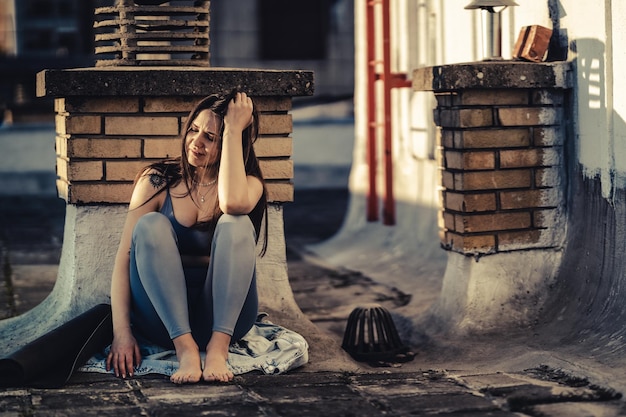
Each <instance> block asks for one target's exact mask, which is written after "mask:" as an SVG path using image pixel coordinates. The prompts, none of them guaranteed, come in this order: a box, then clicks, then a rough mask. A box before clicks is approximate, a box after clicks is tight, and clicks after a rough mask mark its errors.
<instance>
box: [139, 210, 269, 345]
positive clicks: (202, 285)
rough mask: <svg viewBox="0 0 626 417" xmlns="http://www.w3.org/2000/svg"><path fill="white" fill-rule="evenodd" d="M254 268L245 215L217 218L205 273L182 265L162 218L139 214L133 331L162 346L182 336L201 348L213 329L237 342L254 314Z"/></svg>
mask: <svg viewBox="0 0 626 417" xmlns="http://www.w3.org/2000/svg"><path fill="white" fill-rule="evenodd" d="M255 265H256V245H255V232H254V226H253V225H252V222H251V221H250V218H249V217H248V216H245V215H244V216H231V215H227V214H223V215H222V216H221V217H220V218H219V220H218V223H217V226H216V228H215V233H214V235H213V242H212V245H211V260H210V263H209V266H208V269H207V268H206V267H204V268H203V267H194V268H189V267H183V265H182V261H181V257H180V254H179V252H178V243H177V237H176V233H175V232H174V229H173V227H172V224H171V222H170V220H169V219H168V218H167V217H166V216H165V215H163V214H161V213H158V212H152V213H148V214H145V215H143V216H142V217H141V218H140V219H139V220H138V222H137V224H136V225H135V229H134V230H133V238H132V245H131V251H130V288H131V298H132V310H131V311H132V313H131V314H132V315H131V322H132V324H133V331H135V332H136V333H138V335H140V336H141V337H143V338H144V339H147V340H148V341H150V342H152V343H156V344H158V345H160V346H163V347H166V348H172V347H173V343H172V339H174V338H176V337H178V336H181V335H183V334H185V333H191V334H192V336H193V338H194V339H195V341H196V343H197V344H198V346H199V347H200V348H201V349H203V348H204V347H206V345H207V343H208V341H209V339H210V338H211V334H212V332H213V331H219V332H222V333H227V334H229V335H231V336H232V341H233V342H235V341H237V340H239V339H241V337H243V336H244V335H245V334H246V333H247V332H248V330H250V328H251V327H252V325H253V324H254V322H255V320H256V318H257V314H258V296H257V290H256V274H255Z"/></svg>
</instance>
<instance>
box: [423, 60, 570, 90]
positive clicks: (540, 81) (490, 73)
mask: <svg viewBox="0 0 626 417" xmlns="http://www.w3.org/2000/svg"><path fill="white" fill-rule="evenodd" d="M574 75H575V74H574V73H573V68H572V64H571V62H566V61H561V62H545V63H534V62H521V61H483V62H470V63H461V64H450V65H438V66H434V67H424V68H418V69H416V70H415V71H413V90H416V91H435V92H438V91H454V90H461V89H473V88H480V89H488V88H493V89H503V88H551V89H569V88H572V87H573V84H574V79H575V76H574Z"/></svg>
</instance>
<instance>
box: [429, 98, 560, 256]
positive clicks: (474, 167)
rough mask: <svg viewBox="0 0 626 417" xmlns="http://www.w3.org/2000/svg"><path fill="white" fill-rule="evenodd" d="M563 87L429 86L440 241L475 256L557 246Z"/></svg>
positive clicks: (451, 248) (445, 246) (446, 245)
mask: <svg viewBox="0 0 626 417" xmlns="http://www.w3.org/2000/svg"><path fill="white" fill-rule="evenodd" d="M565 94H566V92H565V91H564V90H562V89H544V88H540V89H484V90H480V89H468V90H460V91H450V92H439V93H436V98H437V108H436V109H435V111H434V117H435V122H436V124H437V125H438V126H439V128H440V129H439V133H440V138H439V140H440V159H439V162H440V166H441V184H442V192H441V200H442V205H441V207H442V210H441V216H440V237H441V242H442V246H443V247H444V248H446V249H448V250H452V251H456V252H460V253H464V254H474V255H476V254H489V253H497V252H505V251H511V250H524V249H530V248H551V247H556V246H558V245H559V240H558V235H559V233H557V230H555V228H558V227H562V226H561V224H562V223H561V222H559V221H558V219H559V218H560V217H561V216H562V213H563V211H564V192H563V183H564V180H563V178H564V172H563V144H564V137H565V133H564V128H563V123H564V120H565V112H564V100H565Z"/></svg>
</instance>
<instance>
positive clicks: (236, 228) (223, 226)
mask: <svg viewBox="0 0 626 417" xmlns="http://www.w3.org/2000/svg"><path fill="white" fill-rule="evenodd" d="M215 237H216V238H217V239H219V240H224V239H227V240H231V241H232V242H233V243H245V242H251V243H253V244H254V241H255V232H254V226H253V225H252V221H251V220H250V217H248V216H247V215H232V214H222V215H221V216H220V218H219V220H218V221H217V226H216V228H215Z"/></svg>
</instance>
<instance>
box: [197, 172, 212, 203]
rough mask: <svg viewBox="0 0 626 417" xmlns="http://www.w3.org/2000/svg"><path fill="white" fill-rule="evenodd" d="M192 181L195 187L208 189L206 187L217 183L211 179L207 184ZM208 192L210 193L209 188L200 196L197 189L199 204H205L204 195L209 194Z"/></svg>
mask: <svg viewBox="0 0 626 417" xmlns="http://www.w3.org/2000/svg"><path fill="white" fill-rule="evenodd" d="M192 181H193V183H194V184H195V185H199V186H200V187H208V186H210V185H213V184H215V182H216V181H217V178H215V179H213V180H211V181H209V182H207V183H202V182H198V181H196V180H192ZM209 191H211V189H210V188H209V189H208V190H206V192H205V193H204V194H200V189H198V190H197V193H198V197H200V202H201V203H204V202H205V199H204V197H206V195H207V194H208V193H209Z"/></svg>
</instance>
